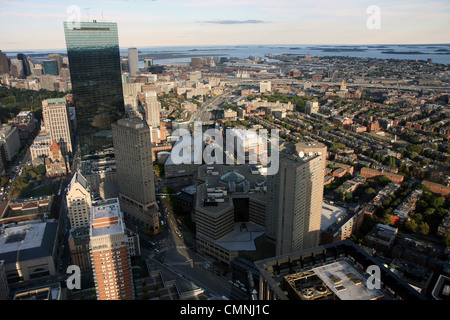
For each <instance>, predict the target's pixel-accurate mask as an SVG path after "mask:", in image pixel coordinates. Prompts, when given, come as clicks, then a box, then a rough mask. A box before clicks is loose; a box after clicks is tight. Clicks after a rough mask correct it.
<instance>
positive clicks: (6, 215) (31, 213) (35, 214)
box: [0, 196, 53, 226]
mask: <svg viewBox="0 0 450 320" xmlns="http://www.w3.org/2000/svg"><path fill="white" fill-rule="evenodd" d="M52 204H53V196H41V197H35V198H20V199H13V200H8V201H5V202H3V204H2V206H1V207H0V226H1V225H6V224H10V223H23V222H24V221H33V220H42V219H43V218H44V217H45V216H49V215H50V214H51V209H52Z"/></svg>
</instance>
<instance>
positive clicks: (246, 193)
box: [193, 164, 266, 264]
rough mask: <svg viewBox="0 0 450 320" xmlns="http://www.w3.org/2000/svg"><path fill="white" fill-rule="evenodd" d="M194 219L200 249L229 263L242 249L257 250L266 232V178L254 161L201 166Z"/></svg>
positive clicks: (246, 250)
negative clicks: (239, 163) (254, 164)
mask: <svg viewBox="0 0 450 320" xmlns="http://www.w3.org/2000/svg"><path fill="white" fill-rule="evenodd" d="M197 181H198V182H199V183H200V184H199V185H198V187H197V192H196V195H195V197H196V200H195V211H194V219H193V220H195V223H196V232H197V249H198V250H199V251H201V252H203V253H205V254H207V255H209V256H212V257H214V258H215V259H217V260H219V261H221V262H223V263H225V264H230V263H231V262H232V261H233V259H235V258H236V257H237V256H238V254H239V253H240V252H254V251H255V250H256V247H255V239H256V238H258V237H260V236H262V235H263V234H264V224H265V214H266V203H265V202H266V201H265V199H266V195H265V184H266V181H265V178H264V176H263V175H261V174H260V173H259V171H256V172H254V173H253V172H252V170H251V165H241V166H227V165H218V164H215V165H202V166H200V167H199V168H198V173H197Z"/></svg>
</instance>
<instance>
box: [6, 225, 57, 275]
mask: <svg viewBox="0 0 450 320" xmlns="http://www.w3.org/2000/svg"><path fill="white" fill-rule="evenodd" d="M58 243H59V238H58V222H55V221H50V220H49V221H47V222H39V223H32V222H29V223H22V224H19V225H17V226H12V227H7V228H4V229H3V231H2V236H1V237H0V260H4V268H5V272H6V278H7V279H8V283H9V284H12V283H16V282H19V281H29V280H37V279H39V278H42V277H47V276H55V275H57V270H56V267H55V266H56V265H57V262H58V255H59V249H58V245H59V244H58Z"/></svg>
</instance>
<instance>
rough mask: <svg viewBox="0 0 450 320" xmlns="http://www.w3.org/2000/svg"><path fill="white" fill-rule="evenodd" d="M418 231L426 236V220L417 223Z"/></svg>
mask: <svg viewBox="0 0 450 320" xmlns="http://www.w3.org/2000/svg"><path fill="white" fill-rule="evenodd" d="M419 231H420V233H421V234H423V235H425V236H426V235H427V234H428V233H430V226H429V225H428V223H426V222H421V223H420V225H419Z"/></svg>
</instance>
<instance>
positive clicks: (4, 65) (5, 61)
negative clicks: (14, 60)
mask: <svg viewBox="0 0 450 320" xmlns="http://www.w3.org/2000/svg"><path fill="white" fill-rule="evenodd" d="M10 65H11V60H10V59H9V58H8V56H7V55H6V54H5V53H3V52H2V50H0V74H5V73H9V68H10Z"/></svg>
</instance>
